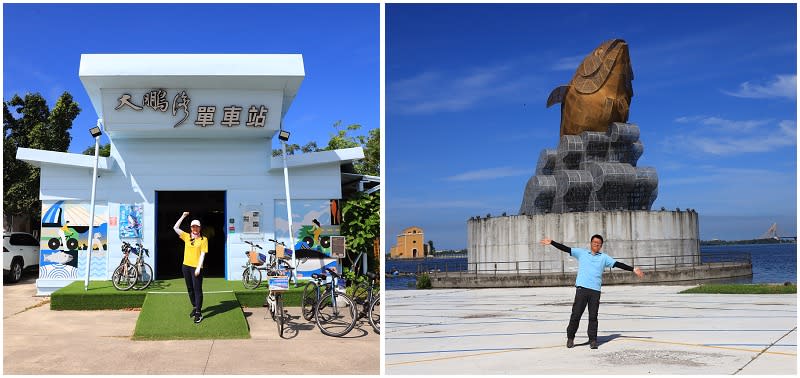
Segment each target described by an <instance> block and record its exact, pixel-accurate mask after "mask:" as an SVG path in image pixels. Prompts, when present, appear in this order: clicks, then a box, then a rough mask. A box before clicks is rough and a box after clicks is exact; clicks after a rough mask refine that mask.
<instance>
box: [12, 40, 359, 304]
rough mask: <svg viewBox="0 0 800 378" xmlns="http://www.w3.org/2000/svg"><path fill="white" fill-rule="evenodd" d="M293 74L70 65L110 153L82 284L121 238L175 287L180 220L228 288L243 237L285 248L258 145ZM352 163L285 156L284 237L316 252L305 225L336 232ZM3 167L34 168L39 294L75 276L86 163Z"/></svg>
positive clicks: (241, 257)
mask: <svg viewBox="0 0 800 378" xmlns="http://www.w3.org/2000/svg"><path fill="white" fill-rule="evenodd" d="M304 76H305V70H304V67H303V59H302V56H301V55H204V54H185V55H169V54H168V55H125V54H113V55H112V54H109V55H97V54H89V55H82V56H81V63H80V78H81V81H82V82H83V85H84V87H85V89H86V91H87V92H88V93H89V96H90V98H91V101H92V105H93V106H94V109H95V111H96V112H97V114H98V116H99V117H100V118H101V119H102V121H103V122H102V124H103V126H104V132H105V134H106V135H107V136H108V138H109V140H110V142H111V146H112V148H111V156H110V157H109V158H100V162H99V168H98V179H97V194H96V208H95V213H96V215H95V221H94V222H95V232H94V233H95V238H99V239H100V240H99V242H98V241H94V242H93V243H92V244H93V245H95V243H97V244H98V247H97V250H95V251H94V252H93V253H92V262H91V279H92V280H108V279H110V277H111V274H112V272H113V270H114V269H115V268H116V266H117V265H118V264H119V262H120V259H121V257H122V253H121V251H120V247H121V245H122V241H129V242H135V241H141V242H143V244H144V245H145V246H146V247H147V248H149V250H150V251H151V253H150V256H149V257H148V258H147V259H146V260H147V262H148V263H150V264H151V265H152V266H153V268H154V270H155V276H156V278H157V279H161V278H169V277H178V276H179V275H180V265H181V261H182V256H183V242H182V241H180V240H179V239H178V237H177V235H175V233H174V231H173V230H172V227H173V225H174V224H175V222H176V221H177V219H178V218H179V217H180V215H181V213H182V212H183V211H189V212H190V213H191V215H190V216H189V217H188V218H187V220H185V221H184V222H183V225H182V228H183V229H184V230H186V231H188V229H189V222H190V221H191V220H192V219H199V220H200V221H201V222H202V223H203V232H204V233H205V234H206V235H207V236H208V237H209V249H210V251H209V254H208V255H207V256H206V262H205V264H204V265H205V270H206V273H205V274H206V277H225V278H226V279H229V280H238V279H240V278H241V274H242V265H244V264H245V261H246V259H247V257H246V254H245V252H246V251H247V250H248V246H247V245H246V244H245V243H244V241H246V240H248V241H254V242H256V243H258V244H260V245H261V246H262V247H265V250H267V249H272V248H273V246H272V243H268V242H267V240H268V239H271V238H276V239H278V240H281V241H284V242H286V244H287V245H288V244H289V243H288V242H289V238H288V236H289V235H288V227H287V224H288V222H287V210H286V201H285V197H286V196H285V190H284V177H283V162H282V159H281V158H273V157H272V153H271V152H272V138H273V137H274V136H275V135H276V133H277V131H278V130H280V129H281V128H282V120H283V117H284V116H285V114H286V112H287V111H288V110H289V106H290V105H291V104H292V101H293V100H294V98H295V96H296V95H297V93H298V90H299V88H300V84H301V82H302V81H303V78H304ZM73 132H83V131H82V130H77V129H74V130H73ZM87 132H88V130H87ZM363 157H364V153H363V151H362V149H361V148H351V149H344V150H336V151H326V152H318V153H308V154H303V155H296V156H289V159H288V167H289V185H290V193H291V205H292V210H293V214H294V216H293V221H292V222H293V230H294V234H295V240H298V239H299V240H300V241H301V242H302V241H304V240H305V242H306V246H307V247H311V248H314V249H319V250H322V251H323V252H324V253H327V254H330V252H329V249H328V250H326V248H327V246H325V245H324V244H325V243H324V242H321V240H320V239H321V237H320V232H319V231H317V232H316V233H314V232H313V231H311V230H312V229H313V226H312V219H317V221H318V222H319V223H320V224H321V226H322V229H323V230H324V232H322V235H327V234H335V233H336V232H337V229H338V227H336V226H335V225H336V224H337V220H338V219H340V218H341V217H340V214H339V213H338V207H339V206H338V205H339V204H338V201H337V200H338V199H341V198H342V189H341V184H342V166H343V165H347V164H350V163H352V162H353V161H354V160H358V159H362V158H363ZM17 158H18V159H21V160H24V161H26V162H28V163H31V164H33V165H36V166H38V167H41V193H40V198H41V200H42V202H43V203H42V232H41V234H42V235H41V239H42V252H41V258H40V275H39V280H38V281H37V287H38V290H39V294H47V293H50V292H52V291H53V290H55V289H57V288H60V287H63V286H65V285H67V284H69V283H71V282H73V281H75V280H83V279H84V277H85V272H86V270H85V269H86V267H85V266H86V261H85V260H86V257H85V256H86V250H85V246H86V245H88V244H89V239H90V238H89V235H88V225H89V207H90V206H89V203H90V196H91V182H92V177H91V176H92V169H93V167H94V157H92V156H86V155H78V154H71V153H61V152H52V151H42V150H34V149H25V148H20V149H19V151H18V153H17ZM67 222H69V223H67ZM97 234H99V235H97ZM304 237H305V239H304ZM73 239H74V240H73ZM100 244H104V246H103V248H100V246H99V245H100ZM322 263H323V264H327V265H330V264H331V263H335V260H333V259H331V260H324V261H322ZM316 264H317V265H316V266H311V265H309V266H306V267H305V269H303V268H301V269H300V270H301V271H303V270H304V273H305V274H306V275H307V274H309V273H310V272H312V271H316V270H319V269H320V268H321V265H319V262H317V263H316Z"/></svg>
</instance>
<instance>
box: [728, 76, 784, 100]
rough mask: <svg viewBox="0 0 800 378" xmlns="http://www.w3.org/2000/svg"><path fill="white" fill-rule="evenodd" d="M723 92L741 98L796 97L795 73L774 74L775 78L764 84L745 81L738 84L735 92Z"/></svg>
mask: <svg viewBox="0 0 800 378" xmlns="http://www.w3.org/2000/svg"><path fill="white" fill-rule="evenodd" d="M722 92H723V93H725V94H727V95H729V96H734V97H742V98H776V97H785V98H788V99H796V98H797V75H776V76H775V79H774V80H773V81H771V82H769V83H766V84H763V85H762V84H751V83H750V82H749V81H746V82H744V83H742V84H740V85H739V90H738V91H735V92H729V91H722Z"/></svg>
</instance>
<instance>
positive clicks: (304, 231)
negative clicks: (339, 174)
mask: <svg viewBox="0 0 800 378" xmlns="http://www.w3.org/2000/svg"><path fill="white" fill-rule="evenodd" d="M332 204H333V201H331V200H292V231H293V236H294V240H295V244H294V248H293V249H294V250H295V251H299V250H313V251H317V252H319V254H320V255H321V256H324V257H322V258H309V259H308V260H307V261H306V262H305V263H302V264H299V266H298V267H297V277H298V278H308V277H311V275H312V274H313V273H321V272H323V271H324V269H325V268H331V267H337V269H336V271H338V272H341V269H338V264H337V260H336V259H335V258H332V257H331V249H330V236H336V235H339V226H338V225H331V223H332V222H331V220H332V219H336V217H337V216H340V215H339V214H338V202H336V204H335V205H336V207H332V206H333V205H332ZM331 210H333V212H334V213H336V216H334V217H332V216H331V214H332V211H331ZM287 214H288V211H287V208H286V201H285V200H275V239H277V240H278V241H281V242H283V243H285V244H286V245H289V221H288V219H287Z"/></svg>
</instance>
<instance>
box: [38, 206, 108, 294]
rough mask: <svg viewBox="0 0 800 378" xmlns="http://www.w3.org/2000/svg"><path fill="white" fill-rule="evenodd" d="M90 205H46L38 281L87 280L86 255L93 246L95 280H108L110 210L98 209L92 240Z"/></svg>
mask: <svg viewBox="0 0 800 378" xmlns="http://www.w3.org/2000/svg"><path fill="white" fill-rule="evenodd" d="M90 214H91V209H90V204H89V203H87V202H79V201H55V202H49V201H44V202H43V203H42V234H41V235H42V236H41V237H40V247H41V252H40V254H39V255H40V257H39V278H40V279H79V278H83V277H85V276H86V255H87V250H88V249H89V245H90V242H91V246H92V249H93V251H92V254H91V256H92V266H91V275H90V278H92V279H106V278H107V277H106V276H107V271H106V267H107V264H108V253H107V243H108V206H106V205H95V216H94V230H93V233H94V235H93V237H91V238H90V237H89V217H90Z"/></svg>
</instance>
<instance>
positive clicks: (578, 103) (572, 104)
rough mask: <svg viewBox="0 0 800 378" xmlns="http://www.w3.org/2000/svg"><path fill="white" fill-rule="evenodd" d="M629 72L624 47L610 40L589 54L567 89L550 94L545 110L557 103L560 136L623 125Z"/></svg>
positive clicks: (630, 91)
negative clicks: (559, 115) (559, 104)
mask: <svg viewBox="0 0 800 378" xmlns="http://www.w3.org/2000/svg"><path fill="white" fill-rule="evenodd" d="M632 80H633V69H632V68H631V58H630V56H629V55H628V44H627V43H626V42H625V41H624V40H622V39H612V40H608V41H605V42H603V43H601V44H600V46H598V47H597V48H596V49H594V51H592V52H591V53H590V54H589V55H588V56H586V58H585V59H583V62H581V65H580V66H578V70H577V71H576V72H575V76H573V77H572V81H570V83H569V85H563V86H560V87H558V88H556V89H553V91H552V92H551V93H550V97H548V99H547V107H548V108H549V107H551V106H553V104H556V103H561V136H564V135H578V134H580V133H582V132H584V131H601V132H605V131H607V130H608V125H610V124H611V123H612V122H627V121H628V110H629V109H630V104H631V97H633V87H632V86H631V81H632Z"/></svg>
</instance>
